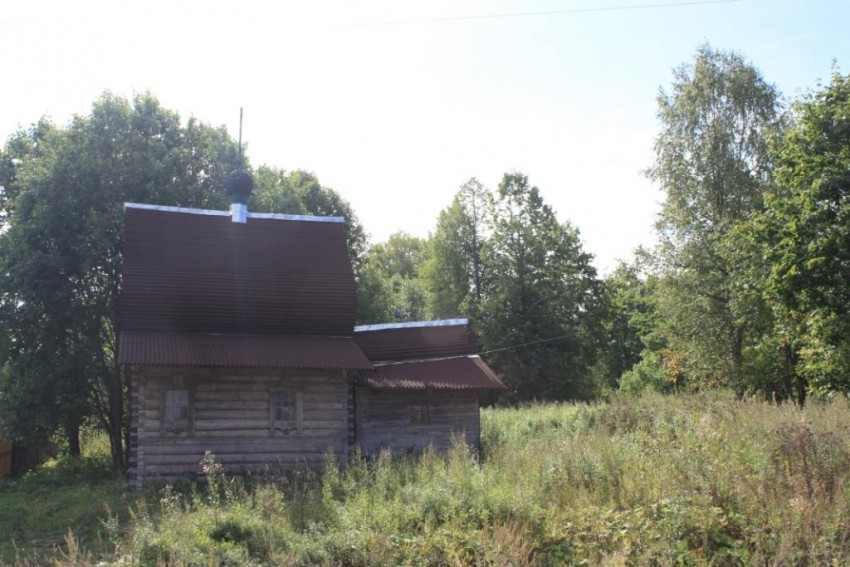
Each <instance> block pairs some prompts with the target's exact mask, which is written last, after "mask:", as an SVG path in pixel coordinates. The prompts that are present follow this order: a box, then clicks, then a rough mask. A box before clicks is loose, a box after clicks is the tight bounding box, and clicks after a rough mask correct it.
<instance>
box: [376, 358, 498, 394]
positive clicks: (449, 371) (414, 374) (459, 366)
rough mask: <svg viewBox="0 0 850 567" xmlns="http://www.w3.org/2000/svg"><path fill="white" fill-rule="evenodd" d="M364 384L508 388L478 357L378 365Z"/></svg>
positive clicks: (438, 387)
mask: <svg viewBox="0 0 850 567" xmlns="http://www.w3.org/2000/svg"><path fill="white" fill-rule="evenodd" d="M360 384H361V385H364V386H367V387H369V388H376V389H403V390H424V389H426V388H433V389H438V390H468V389H487V390H504V389H505V385H504V384H502V382H501V380H499V378H498V377H497V376H496V374H495V373H494V372H493V371H492V370H491V369H490V367H489V366H487V364H485V363H484V361H483V360H481V359H480V358H478V357H477V356H468V357H462V358H446V359H440V360H422V361H412V362H397V363H391V364H382V365H375V371H374V372H364V373H363V376H362V377H361V378H360Z"/></svg>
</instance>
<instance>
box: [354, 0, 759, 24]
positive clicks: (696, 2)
mask: <svg viewBox="0 0 850 567" xmlns="http://www.w3.org/2000/svg"><path fill="white" fill-rule="evenodd" d="M743 1H744V0H690V1H687V2H659V3H655V4H635V5H631V6H629V5H624V6H606V7H599V8H565V9H563V10H541V11H538V12H508V13H505V14H470V15H466V16H443V17H438V18H422V19H414V20H388V21H383V22H364V23H359V24H351V25H352V26H355V27H356V26H391V25H400V24H435V23H442V22H455V21H463V20H493V19H504V18H525V17H533V16H554V15H560V14H584V13H590V12H622V11H626V10H649V9H658V8H680V7H686V6H704V5H709V4H731V3H733V2H743Z"/></svg>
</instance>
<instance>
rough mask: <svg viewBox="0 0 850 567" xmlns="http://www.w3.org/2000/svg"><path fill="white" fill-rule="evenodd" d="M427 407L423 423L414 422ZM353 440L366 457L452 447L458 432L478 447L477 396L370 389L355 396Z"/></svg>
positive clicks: (469, 442) (363, 390) (357, 392)
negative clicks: (426, 416)
mask: <svg viewBox="0 0 850 567" xmlns="http://www.w3.org/2000/svg"><path fill="white" fill-rule="evenodd" d="M423 406H427V412H428V422H427V423H414V421H416V419H414V418H413V415H412V414H414V413H417V412H419V413H420V414H421V411H422V407H423ZM355 408H356V410H355V411H356V414H357V418H356V429H357V433H356V439H357V443H359V444H360V448H361V450H362V451H363V454H365V455H377V454H378V453H380V452H381V450H383V449H390V450H392V451H405V450H414V451H419V450H423V449H426V448H427V447H429V446H431V447H433V448H434V449H435V450H437V451H446V450H448V449H449V448H451V446H452V443H453V437H456V436H461V437H462V438H463V439H464V440H465V442H466V444H467V445H469V446H470V447H473V448H475V449H476V450H477V449H478V446H479V429H480V417H479V416H480V414H479V406H478V394H477V393H476V392H472V391H436V390H430V391H421V390H389V389H388V390H370V389H366V388H357V390H356V394H355Z"/></svg>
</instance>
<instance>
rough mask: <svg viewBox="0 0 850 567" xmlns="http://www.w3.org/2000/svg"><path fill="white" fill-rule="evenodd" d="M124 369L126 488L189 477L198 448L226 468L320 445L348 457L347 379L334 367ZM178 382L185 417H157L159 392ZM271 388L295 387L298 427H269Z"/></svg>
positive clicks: (259, 464)
mask: <svg viewBox="0 0 850 567" xmlns="http://www.w3.org/2000/svg"><path fill="white" fill-rule="evenodd" d="M131 376H132V392H131V414H132V417H133V426H132V428H131V453H130V471H129V479H130V487H131V488H135V489H138V488H140V487H141V486H142V485H143V484H145V483H147V482H150V481H151V480H155V479H161V480H165V481H167V482H174V481H175V480H177V479H178V478H180V477H187V476H195V475H197V474H198V473H199V472H200V466H199V463H200V461H201V459H202V458H203V457H204V453H205V452H206V451H210V452H212V453H213V454H215V457H216V462H217V463H220V464H221V465H222V467H223V470H224V472H225V473H226V474H231V475H241V474H245V473H247V472H253V473H260V474H262V473H264V472H270V471H273V470H276V469H280V468H292V467H294V466H295V465H296V464H297V463H301V462H305V461H306V462H309V463H316V462H321V461H322V460H323V459H324V457H325V455H326V453H327V452H328V451H332V452H333V453H334V454H336V455H337V456H339V457H340V458H341V459H347V457H348V450H349V426H350V423H349V403H350V400H349V380H348V379H347V378H346V376H345V373H344V372H342V371H309V370H296V371H283V370H280V371H270V370H269V371H266V370H252V369H248V370H241V369H226V368H215V369H212V368H203V369H199V368H185V367H180V368H174V367H135V368H133V369H131ZM184 389H185V390H188V391H189V399H190V409H189V419H188V420H187V421H186V423H185V424H180V425H178V426H175V425H174V424H167V423H165V422H164V419H163V416H164V413H163V403H164V399H165V391H166V390H184ZM279 389H283V390H288V391H292V392H295V393H296V394H297V404H298V408H297V412H296V413H297V420H298V422H299V423H298V427H292V428H288V429H281V428H277V427H275V422H274V411H273V408H272V407H271V404H272V397H273V392H274V391H276V390H279Z"/></svg>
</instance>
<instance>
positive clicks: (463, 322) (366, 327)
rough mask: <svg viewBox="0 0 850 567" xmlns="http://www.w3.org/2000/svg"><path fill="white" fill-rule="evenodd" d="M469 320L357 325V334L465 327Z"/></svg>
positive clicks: (355, 329)
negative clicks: (389, 330)
mask: <svg viewBox="0 0 850 567" xmlns="http://www.w3.org/2000/svg"><path fill="white" fill-rule="evenodd" d="M467 325H469V319H439V320H436V321H406V322H404V323H378V324H375V325H357V326H356V327H354V332H355V333H363V332H367V331H385V330H388V329H416V328H423V327H465V326H467Z"/></svg>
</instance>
